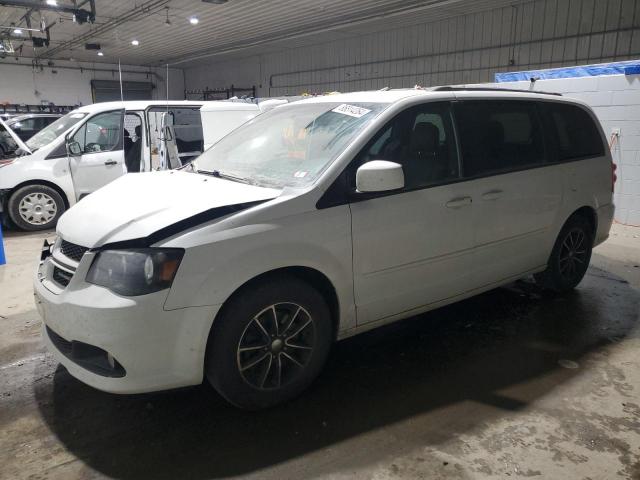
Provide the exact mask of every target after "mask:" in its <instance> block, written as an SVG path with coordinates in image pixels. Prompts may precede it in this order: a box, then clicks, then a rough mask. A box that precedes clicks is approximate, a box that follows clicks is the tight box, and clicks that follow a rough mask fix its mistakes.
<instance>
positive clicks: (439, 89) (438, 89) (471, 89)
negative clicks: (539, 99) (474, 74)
mask: <svg viewBox="0 0 640 480" xmlns="http://www.w3.org/2000/svg"><path fill="white" fill-rule="evenodd" d="M432 91H434V92H455V91H463V92H464V91H467V92H520V93H537V94H539V95H556V96H558V97H561V96H562V94H561V93H557V92H541V91H535V90H522V89H517V88H499V87H498V88H496V87H453V86H449V85H446V86H442V87H434V88H433V90H432Z"/></svg>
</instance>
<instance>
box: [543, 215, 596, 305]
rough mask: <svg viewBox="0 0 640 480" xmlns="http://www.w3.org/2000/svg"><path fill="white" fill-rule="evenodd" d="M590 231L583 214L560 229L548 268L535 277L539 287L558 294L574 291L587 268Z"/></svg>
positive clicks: (591, 246)
mask: <svg viewBox="0 0 640 480" xmlns="http://www.w3.org/2000/svg"><path fill="white" fill-rule="evenodd" d="M592 248H593V228H592V226H591V223H590V222H589V221H588V220H587V219H586V218H585V217H584V216H582V215H574V216H572V217H570V218H569V220H567V222H566V223H565V224H564V226H563V227H562V230H560V233H559V234H558V238H557V239H556V243H555V245H554V246H553V250H552V251H551V255H550V256H549V261H548V263H547V269H546V270H545V271H544V272H541V273H537V274H535V275H534V279H535V281H536V283H537V284H538V285H540V286H541V287H543V288H546V289H549V290H553V291H556V292H559V293H562V292H567V291H569V290H573V289H574V288H575V287H576V286H577V285H578V284H579V283H580V282H581V281H582V278H583V277H584V275H585V273H586V272H587V268H589V261H590V260H591V250H592Z"/></svg>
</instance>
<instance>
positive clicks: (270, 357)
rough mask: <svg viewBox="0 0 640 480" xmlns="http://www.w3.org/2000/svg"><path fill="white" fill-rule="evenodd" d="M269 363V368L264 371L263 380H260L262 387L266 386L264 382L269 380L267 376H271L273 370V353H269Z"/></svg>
mask: <svg viewBox="0 0 640 480" xmlns="http://www.w3.org/2000/svg"><path fill="white" fill-rule="evenodd" d="M268 357H269V363H268V364H267V368H266V369H265V371H264V374H263V375H262V380H261V381H260V388H264V384H265V382H266V381H267V378H268V377H269V372H271V365H273V355H269V356H268Z"/></svg>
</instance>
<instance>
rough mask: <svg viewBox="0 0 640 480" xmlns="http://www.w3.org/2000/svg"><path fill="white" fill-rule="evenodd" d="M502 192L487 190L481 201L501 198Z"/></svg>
mask: <svg viewBox="0 0 640 480" xmlns="http://www.w3.org/2000/svg"><path fill="white" fill-rule="evenodd" d="M503 193H504V192H503V191H502V190H489V191H488V192H485V193H483V194H482V199H483V200H497V199H499V198H500V197H502V194H503Z"/></svg>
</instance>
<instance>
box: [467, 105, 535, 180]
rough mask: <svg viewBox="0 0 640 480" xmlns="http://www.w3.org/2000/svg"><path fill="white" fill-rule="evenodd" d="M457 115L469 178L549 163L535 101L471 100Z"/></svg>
mask: <svg viewBox="0 0 640 480" xmlns="http://www.w3.org/2000/svg"><path fill="white" fill-rule="evenodd" d="M455 113H456V122H457V126H458V132H459V135H460V145H461V148H462V161H463V165H464V175H465V176H466V177H474V176H477V175H485V174H488V173H492V172H501V171H509V170H519V169H522V168H527V167H532V166H536V165H541V164H544V163H545V162H546V155H545V148H544V137H543V133H542V126H541V124H540V121H539V120H538V113H537V109H536V105H535V103H534V102H522V101H497V100H481V101H475V100H471V101H464V102H460V103H459V104H458V105H457V106H456V109H455Z"/></svg>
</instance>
